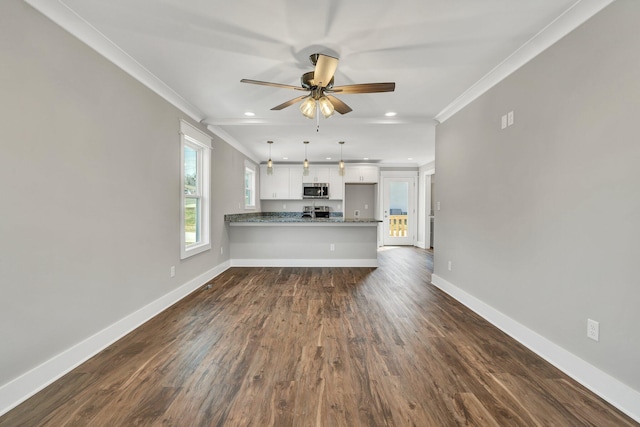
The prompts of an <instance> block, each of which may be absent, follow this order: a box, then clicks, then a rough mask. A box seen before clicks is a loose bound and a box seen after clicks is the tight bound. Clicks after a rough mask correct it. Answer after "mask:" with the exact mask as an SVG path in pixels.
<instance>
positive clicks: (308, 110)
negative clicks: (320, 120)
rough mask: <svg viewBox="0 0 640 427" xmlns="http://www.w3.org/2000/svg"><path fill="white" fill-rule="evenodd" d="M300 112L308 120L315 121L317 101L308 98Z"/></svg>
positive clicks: (303, 102) (301, 105)
mask: <svg viewBox="0 0 640 427" xmlns="http://www.w3.org/2000/svg"><path fill="white" fill-rule="evenodd" d="M300 112H301V113H302V114H303V115H304V116H305V117H306V118H308V119H313V118H314V117H315V116H316V100H315V99H313V98H312V97H310V96H309V97H307V99H305V100H304V101H302V104H300Z"/></svg>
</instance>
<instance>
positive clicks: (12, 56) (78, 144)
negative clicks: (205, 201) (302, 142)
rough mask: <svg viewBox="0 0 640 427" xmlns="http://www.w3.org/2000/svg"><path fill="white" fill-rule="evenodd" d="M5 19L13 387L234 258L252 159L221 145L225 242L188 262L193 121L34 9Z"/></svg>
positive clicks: (3, 288) (5, 256) (3, 224)
mask: <svg viewBox="0 0 640 427" xmlns="http://www.w3.org/2000/svg"><path fill="white" fill-rule="evenodd" d="M0 17H1V18H0V21H1V25H0V64H2V66H0V82H1V87H2V96H1V97H0V129H1V130H2V136H1V137H0V138H1V139H0V194H1V195H2V198H1V199H0V203H1V204H2V205H1V206H2V220H1V221H0V280H1V282H0V293H1V297H0V343H1V344H0V391H3V389H2V385H3V384H6V383H7V382H9V381H10V380H12V379H15V378H16V377H18V376H20V375H22V374H23V373H25V372H27V371H29V370H30V369H32V368H34V367H36V366H38V365H39V364H41V363H43V362H44V361H47V360H49V359H50V358H52V357H54V356H56V355H58V354H59V353H61V352H63V351H65V350H68V349H70V348H71V347H72V346H74V345H75V344H77V343H79V342H81V341H83V340H85V339H86V338H88V337H90V336H92V335H93V334H96V333H97V332H99V331H101V330H103V329H104V328H108V327H110V326H111V325H113V324H114V323H116V322H118V321H119V320H121V319H123V318H125V317H126V316H128V315H130V314H131V313H134V312H136V311H137V310H139V309H140V308H141V307H144V306H146V305H147V304H149V303H150V302H152V301H154V300H157V299H158V298H161V297H163V296H165V295H167V294H169V293H170V292H172V291H175V290H176V289H178V288H179V287H180V286H181V285H183V284H185V283H187V282H189V281H191V280H193V279H194V278H197V277H199V276H200V275H201V274H203V273H205V272H207V271H209V270H211V269H212V268H214V267H215V266H219V265H222V264H224V263H225V262H226V261H228V252H229V251H228V244H229V242H228V235H227V231H226V229H225V226H224V222H223V215H224V214H225V213H234V212H241V211H243V209H239V206H240V205H241V204H242V203H243V165H244V159H245V157H244V156H243V155H242V154H240V153H239V152H238V151H236V150H235V149H233V148H231V147H230V146H229V145H227V144H226V143H224V142H223V141H222V140H220V139H219V138H217V137H214V138H213V145H214V149H213V155H212V164H213V174H212V175H213V176H212V180H213V194H212V196H213V197H212V199H213V201H212V227H211V228H212V230H211V238H212V246H213V248H212V250H211V251H208V252H206V253H202V254H200V255H197V256H194V257H192V258H189V259H186V260H184V261H180V248H179V233H180V224H179V213H180V206H179V201H180V197H179V194H180V193H179V191H180V189H179V184H180V178H179V174H180V144H179V135H178V130H179V120H180V119H186V120H189V119H188V118H186V116H185V114H183V113H181V112H180V111H179V110H177V109H176V108H175V107H173V106H172V105H170V104H169V103H167V102H166V101H164V100H163V99H162V98H160V97H159V96H158V95H156V94H155V93H153V92H152V91H150V90H149V89H147V88H146V87H145V86H143V85H142V84H140V83H139V82H138V81H136V80H134V79H133V78H131V77H130V76H129V75H127V74H125V73H124V72H123V71H121V70H120V69H119V68H117V67H115V66H114V65H112V64H111V63H110V62H108V61H107V60H105V59H104V58H103V57H101V56H99V55H98V54H97V53H96V52H94V51H93V50H91V49H89V48H88V47H87V46H85V45H84V44H82V43H81V42H79V41H78V40H77V39H75V38H73V37H72V36H71V35H69V34H68V33H66V32H65V31H63V30H62V29H61V28H59V27H58V26H56V25H55V24H53V23H52V22H50V21H49V20H48V19H46V18H45V17H43V16H42V15H40V14H39V13H38V12H36V11H34V10H33V9H32V8H31V7H30V6H28V5H26V4H25V3H23V2H21V1H18V0H5V1H2V2H0ZM196 126H199V125H197V124H196ZM199 127H200V128H201V129H202V130H205V129H203V128H202V126H199ZM220 183H224V184H223V185H221V184H220ZM258 209H259V206H258ZM220 246H224V247H225V248H226V250H225V255H221V254H220V250H219V248H220ZM172 265H175V266H176V277H175V278H170V275H169V270H170V266H172ZM0 397H1V399H0V412H1V411H2V409H3V408H2V404H6V402H7V401H8V400H4V398H5V397H6V396H4V395H3V394H2V393H0ZM11 397H13V396H9V397H8V398H7V399H9V398H11Z"/></svg>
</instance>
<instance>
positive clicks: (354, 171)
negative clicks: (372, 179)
mask: <svg viewBox="0 0 640 427" xmlns="http://www.w3.org/2000/svg"><path fill="white" fill-rule="evenodd" d="M344 182H362V174H361V173H360V167H359V166H345V169H344Z"/></svg>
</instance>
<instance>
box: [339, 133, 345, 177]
mask: <svg viewBox="0 0 640 427" xmlns="http://www.w3.org/2000/svg"><path fill="white" fill-rule="evenodd" d="M338 144H340V162H339V163H338V174H339V175H340V176H344V161H343V160H342V146H343V145H344V141H340V142H338Z"/></svg>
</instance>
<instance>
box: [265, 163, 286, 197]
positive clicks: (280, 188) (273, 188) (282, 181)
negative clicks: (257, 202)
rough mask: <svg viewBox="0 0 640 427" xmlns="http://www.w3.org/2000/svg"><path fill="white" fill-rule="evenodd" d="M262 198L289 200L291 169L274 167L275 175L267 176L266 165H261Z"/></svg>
mask: <svg viewBox="0 0 640 427" xmlns="http://www.w3.org/2000/svg"><path fill="white" fill-rule="evenodd" d="M260 198H261V199H262V200H282V199H288V198H289V168H288V167H276V166H274V167H273V175H267V167H266V165H260Z"/></svg>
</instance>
